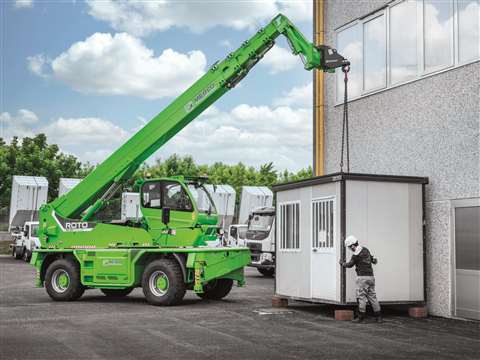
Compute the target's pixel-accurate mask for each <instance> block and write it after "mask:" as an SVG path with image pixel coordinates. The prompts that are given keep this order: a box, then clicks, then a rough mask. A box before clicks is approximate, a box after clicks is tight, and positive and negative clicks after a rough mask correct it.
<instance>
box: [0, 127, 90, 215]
mask: <svg viewBox="0 0 480 360" xmlns="http://www.w3.org/2000/svg"><path fill="white" fill-rule="evenodd" d="M0 160H1V161H0V206H3V207H6V206H8V204H9V202H10V193H11V188H12V177H13V175H27V176H44V177H46V178H47V179H48V183H49V186H48V200H49V201H51V200H52V199H54V198H55V197H57V195H58V187H59V180H60V178H61V177H84V176H85V175H86V174H87V173H88V172H90V171H91V168H92V167H91V166H90V165H89V164H87V165H82V164H81V162H80V161H78V159H77V158H76V157H75V156H73V155H67V154H64V153H62V152H60V150H59V148H58V146H57V145H55V144H48V143H47V137H46V136H45V135H44V134H38V135H36V136H34V137H31V138H30V137H25V138H23V139H22V141H20V140H19V139H18V138H17V137H14V138H13V139H12V141H11V142H10V144H7V143H6V142H5V141H4V140H3V139H1V138H0Z"/></svg>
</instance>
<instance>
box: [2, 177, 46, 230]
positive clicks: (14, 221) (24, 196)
mask: <svg viewBox="0 0 480 360" xmlns="http://www.w3.org/2000/svg"><path fill="white" fill-rule="evenodd" d="M47 197H48V180H47V179H46V178H44V177H43V176H20V175H14V176H13V179H12V193H11V196H10V219H9V222H8V224H9V225H8V229H9V231H11V230H12V228H14V227H17V226H18V227H22V226H23V224H24V223H25V221H36V220H38V209H40V206H42V205H43V204H45V203H46V202H47Z"/></svg>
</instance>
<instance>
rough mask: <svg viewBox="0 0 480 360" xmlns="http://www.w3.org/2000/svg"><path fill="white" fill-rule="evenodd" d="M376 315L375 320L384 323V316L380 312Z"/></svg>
mask: <svg viewBox="0 0 480 360" xmlns="http://www.w3.org/2000/svg"><path fill="white" fill-rule="evenodd" d="M374 315H375V319H377V323H383V318H382V314H381V313H380V311H378V312H375V313H374Z"/></svg>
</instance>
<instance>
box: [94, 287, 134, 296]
mask: <svg viewBox="0 0 480 360" xmlns="http://www.w3.org/2000/svg"><path fill="white" fill-rule="evenodd" d="M100 291H101V292H102V293H103V294H104V295H105V296H107V297H110V298H121V297H124V296H127V295H128V294H130V293H131V292H132V291H133V288H127V289H100Z"/></svg>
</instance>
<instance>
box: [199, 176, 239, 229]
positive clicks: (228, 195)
mask: <svg viewBox="0 0 480 360" xmlns="http://www.w3.org/2000/svg"><path fill="white" fill-rule="evenodd" d="M205 188H206V189H207V191H208V194H209V195H210V197H211V198H212V200H213V203H214V204H215V208H216V210H217V214H218V226H220V227H221V228H222V229H223V230H224V231H225V232H227V231H228V228H229V227H230V225H231V224H232V222H233V217H234V215H235V196H236V192H235V189H234V188H233V187H231V186H230V185H225V184H220V185H212V184H207V185H205Z"/></svg>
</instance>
